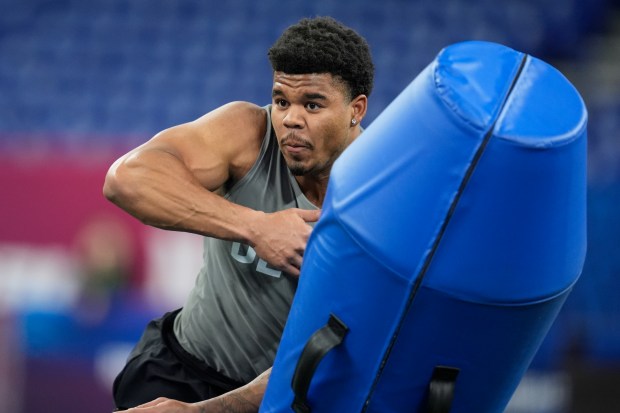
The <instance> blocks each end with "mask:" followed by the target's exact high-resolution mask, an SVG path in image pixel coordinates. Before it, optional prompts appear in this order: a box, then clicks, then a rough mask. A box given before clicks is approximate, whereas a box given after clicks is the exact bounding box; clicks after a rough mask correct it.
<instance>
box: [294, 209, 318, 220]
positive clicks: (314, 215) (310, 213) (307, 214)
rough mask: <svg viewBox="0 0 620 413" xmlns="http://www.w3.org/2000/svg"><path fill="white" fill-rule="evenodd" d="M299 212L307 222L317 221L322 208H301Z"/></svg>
mask: <svg viewBox="0 0 620 413" xmlns="http://www.w3.org/2000/svg"><path fill="white" fill-rule="evenodd" d="M297 214H298V215H299V216H300V217H301V219H303V220H304V221H306V222H316V221H318V220H319V218H320V217H321V210H320V209H312V210H308V209H299V210H297Z"/></svg>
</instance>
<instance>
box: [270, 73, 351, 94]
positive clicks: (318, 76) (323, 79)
mask: <svg viewBox="0 0 620 413" xmlns="http://www.w3.org/2000/svg"><path fill="white" fill-rule="evenodd" d="M273 91H274V92H281V93H296V92H299V93H307V92H310V91H314V92H323V93H329V94H341V95H342V94H344V91H345V87H344V82H343V81H342V80H341V79H340V78H338V77H334V76H333V75H332V74H331V73H309V74H294V75H293V74H288V73H284V72H274V74H273Z"/></svg>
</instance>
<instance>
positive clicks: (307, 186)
mask: <svg viewBox="0 0 620 413" xmlns="http://www.w3.org/2000/svg"><path fill="white" fill-rule="evenodd" d="M295 180H297V183H298V184H299V188H300V189H301V192H303V194H304V195H305V196H306V198H308V201H310V202H312V203H313V204H314V205H316V206H317V207H319V208H322V207H323V201H324V200H325V193H326V192H327V182H328V180H329V175H325V176H319V177H315V176H307V175H304V176H296V177H295Z"/></svg>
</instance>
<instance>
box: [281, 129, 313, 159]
mask: <svg viewBox="0 0 620 413" xmlns="http://www.w3.org/2000/svg"><path fill="white" fill-rule="evenodd" d="M280 144H281V146H282V148H284V149H286V151H287V152H289V153H290V154H291V155H296V154H300V153H302V152H304V151H310V150H312V143H310V142H309V141H308V140H307V139H304V138H302V137H300V136H297V135H294V134H290V135H287V136H285V137H284V138H283V139H282V142H281V143H280Z"/></svg>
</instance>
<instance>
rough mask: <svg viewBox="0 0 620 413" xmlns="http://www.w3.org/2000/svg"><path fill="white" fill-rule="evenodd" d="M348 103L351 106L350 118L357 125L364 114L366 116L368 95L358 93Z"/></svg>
mask: <svg viewBox="0 0 620 413" xmlns="http://www.w3.org/2000/svg"><path fill="white" fill-rule="evenodd" d="M349 105H350V107H351V119H355V120H356V124H357V125H359V124H360V122H361V121H362V119H364V116H366V110H367V109H368V97H367V96H366V95H358V96H357V97H355V98H353V99H352V100H351V103H350V104H349Z"/></svg>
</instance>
